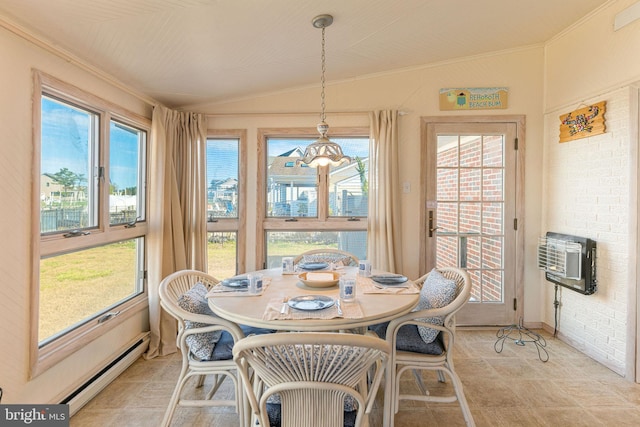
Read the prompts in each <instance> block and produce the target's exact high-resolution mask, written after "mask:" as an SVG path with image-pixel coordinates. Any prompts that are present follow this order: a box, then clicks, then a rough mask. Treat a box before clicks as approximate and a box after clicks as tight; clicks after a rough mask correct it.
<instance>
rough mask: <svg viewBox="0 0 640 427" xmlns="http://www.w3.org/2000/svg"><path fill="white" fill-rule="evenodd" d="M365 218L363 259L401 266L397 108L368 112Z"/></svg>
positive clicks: (388, 266)
mask: <svg viewBox="0 0 640 427" xmlns="http://www.w3.org/2000/svg"><path fill="white" fill-rule="evenodd" d="M369 118H370V123H371V124H370V126H371V129H370V138H371V142H370V147H369V150H370V151H369V156H370V157H369V159H370V160H369V218H368V223H367V234H368V236H367V238H368V243H367V259H368V260H369V261H370V262H371V265H372V266H373V267H374V268H376V269H378V270H382V271H389V272H397V270H398V269H400V268H401V267H402V263H401V261H402V246H401V232H402V229H401V222H400V178H399V175H398V167H399V165H398V111H396V110H385V111H373V112H370V113H369Z"/></svg>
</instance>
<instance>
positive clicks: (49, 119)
mask: <svg viewBox="0 0 640 427" xmlns="http://www.w3.org/2000/svg"><path fill="white" fill-rule="evenodd" d="M35 81H36V86H37V89H39V90H37V91H36V96H37V99H35V102H34V105H35V106H36V108H35V109H34V122H35V123H34V127H35V129H38V130H39V132H36V135H35V150H36V152H37V153H39V156H38V157H37V164H36V165H34V167H35V171H36V175H37V176H38V178H39V179H37V180H34V181H35V183H34V186H35V188H34V190H35V191H34V195H35V196H34V197H37V203H36V206H37V209H38V211H39V212H38V215H37V216H36V218H37V219H38V223H39V226H38V229H39V231H40V242H39V245H37V251H38V255H39V259H40V261H39V263H37V264H36V265H35V266H34V277H36V278H37V280H36V281H35V282H36V283H35V286H37V292H36V293H35V294H34V300H33V301H32V305H33V308H34V309H33V311H32V312H33V313H34V315H33V318H32V328H34V329H35V330H36V332H37V333H35V334H33V336H36V337H37V343H36V342H34V343H33V348H34V351H32V356H33V359H34V360H33V363H32V368H33V370H34V373H37V372H38V371H40V370H42V369H44V368H46V367H47V366H48V363H54V362H55V361H56V360H59V358H61V357H62V354H63V353H64V354H67V353H68V351H69V349H73V348H79V347H80V346H82V345H85V344H86V343H87V342H88V341H89V340H91V339H94V338H95V337H97V336H99V335H100V334H102V333H104V332H106V331H107V330H109V329H111V328H112V327H113V325H115V324H117V323H119V322H120V320H119V318H120V317H122V318H124V317H127V316H126V315H125V313H128V312H131V311H132V310H139V309H142V308H143V307H144V306H145V305H146V295H145V294H146V291H145V270H146V266H145V236H146V231H147V227H146V197H145V194H146V191H145V190H146V150H147V133H148V129H149V122H148V120H146V119H144V118H142V117H138V116H136V115H134V114H132V113H129V112H127V111H125V110H123V109H119V108H117V107H115V106H113V105H111V104H109V103H107V102H106V101H103V100H101V99H99V98H96V97H94V96H92V95H90V94H86V93H84V92H81V91H79V90H78V89H77V88H73V87H71V86H68V85H66V84H64V83H61V82H59V81H57V80H54V79H52V78H50V77H48V76H46V75H44V74H40V73H37V74H36V80H35ZM59 350H63V351H60V352H59V353H58V351H59ZM56 354H58V356H57V357H56ZM43 360H46V361H47V362H45V363H41V362H42V361H43Z"/></svg>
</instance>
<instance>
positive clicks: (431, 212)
mask: <svg viewBox="0 0 640 427" xmlns="http://www.w3.org/2000/svg"><path fill="white" fill-rule="evenodd" d="M428 228H429V237H433V232H434V231H436V230H437V229H438V228H440V227H434V226H433V211H429V227H428Z"/></svg>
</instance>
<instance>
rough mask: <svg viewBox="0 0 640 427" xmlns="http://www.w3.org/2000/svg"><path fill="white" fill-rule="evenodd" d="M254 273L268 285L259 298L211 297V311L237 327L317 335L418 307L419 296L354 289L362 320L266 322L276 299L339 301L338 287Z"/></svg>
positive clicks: (278, 273) (351, 271)
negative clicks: (315, 297)
mask: <svg viewBox="0 0 640 427" xmlns="http://www.w3.org/2000/svg"><path fill="white" fill-rule="evenodd" d="M337 271H339V272H341V273H342V274H344V275H346V276H347V277H348V276H351V277H356V274H357V267H345V268H341V269H339V270H337ZM256 273H260V274H262V275H263V277H265V278H267V281H268V282H269V284H268V285H267V286H266V288H265V289H264V291H263V292H262V294H261V295H245V294H242V295H239V294H236V295H213V296H210V297H209V299H208V301H209V307H210V308H211V310H212V311H213V312H214V313H215V314H216V315H218V316H220V317H222V318H223V319H227V320H229V321H232V322H234V323H236V324H240V325H248V326H254V327H259V328H267V329H275V330H283V331H306V332H313V331H316V332H317V331H334V330H346V329H353V328H359V327H366V326H369V325H373V324H377V323H382V322H386V321H389V320H392V319H394V318H395V317H398V316H401V315H403V314H405V313H408V312H410V311H411V310H412V309H413V308H414V307H415V306H416V305H417V303H418V298H419V294H418V293H413V294H403V293H398V294H395V293H394V294H390V293H364V292H363V291H362V290H361V289H357V290H356V301H357V302H358V303H359V305H360V308H361V311H362V317H358V318H346V317H336V318H331V319H320V318H314V319H278V320H268V319H264V314H265V310H266V309H267V306H268V304H269V302H270V301H273V300H279V301H282V302H283V303H284V301H285V298H288V299H291V298H294V297H298V296H306V295H323V296H328V297H330V298H333V299H334V300H335V299H336V298H339V287H338V285H334V286H331V287H326V288H316V287H309V286H307V285H305V284H304V283H302V282H301V281H300V279H299V278H298V276H297V274H283V273H282V269H281V268H273V269H269V270H261V271H258V272H256ZM373 273H374V274H379V273H380V272H377V271H374V272H373ZM409 283H411V281H409ZM356 288H358V287H356ZM346 304H347V303H344V302H343V303H342V307H343V308H345V306H346Z"/></svg>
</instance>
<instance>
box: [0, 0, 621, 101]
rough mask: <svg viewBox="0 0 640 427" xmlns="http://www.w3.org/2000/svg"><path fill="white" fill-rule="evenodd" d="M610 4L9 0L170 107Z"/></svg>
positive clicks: (400, 61) (507, 42)
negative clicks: (322, 17)
mask: <svg viewBox="0 0 640 427" xmlns="http://www.w3.org/2000/svg"><path fill="white" fill-rule="evenodd" d="M608 1H611V0H535V1H525V0H520V1H517V0H480V1H479V0H322V1H320V0H91V1H86V0H0V26H1V25H2V24H3V21H4V24H5V25H7V24H8V25H11V26H13V27H14V28H19V29H21V30H23V31H24V32H26V33H27V34H31V35H33V36H35V37H37V38H38V39H41V40H43V41H45V42H46V43H47V44H50V45H52V46H55V47H56V48H59V49H61V50H62V51H64V52H65V53H67V54H70V55H71V56H73V57H75V58H78V59H80V60H81V61H83V62H85V63H87V64H89V65H90V66H92V67H93V68H95V69H96V70H99V71H100V72H104V73H108V74H109V75H111V76H115V78H116V79H117V80H119V81H120V82H122V83H123V84H125V85H127V86H130V87H132V88H134V89H135V90H137V91H139V92H141V93H143V94H144V95H146V96H148V97H150V98H153V99H155V100H158V101H161V102H162V103H164V104H166V105H168V106H171V107H176V108H179V107H180V106H185V105H197V104H203V103H215V102H220V101H223V100H230V99H238V98H243V97H247V96H253V95H256V94H262V93H271V92H277V91H282V90H287V89H290V88H296V87H304V86H311V85H314V86H317V85H319V81H320V45H321V30H319V29H316V28H314V27H313V26H312V24H311V20H312V19H313V17H315V16H316V15H319V14H324V13H328V14H331V15H333V17H334V22H333V25H331V26H330V27H328V28H327V29H326V50H327V55H326V62H327V72H326V78H327V80H328V81H331V80H345V79H353V78H358V77H362V76H366V75H371V74H377V73H385V72H389V71H391V70H395V69H402V68H410V67H418V66H423V65H428V64H433V63H439V62H443V61H451V60H456V59H459V58H464V57H468V56H473V55H480V54H486V53H490V52H494V51H502V50H507V49H516V48H520V47H524V46H530V45H536V44H541V43H544V42H545V41H548V40H550V39H552V38H553V37H554V36H556V35H558V34H559V33H561V32H562V31H563V30H565V29H566V28H568V27H570V26H571V25H573V24H574V23H576V22H578V21H580V20H581V19H583V18H585V17H586V16H588V15H589V14H590V13H591V12H592V11H593V10H594V9H597V8H599V7H601V6H602V5H604V4H605V3H607V2H608Z"/></svg>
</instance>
